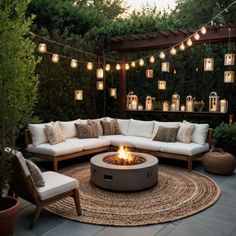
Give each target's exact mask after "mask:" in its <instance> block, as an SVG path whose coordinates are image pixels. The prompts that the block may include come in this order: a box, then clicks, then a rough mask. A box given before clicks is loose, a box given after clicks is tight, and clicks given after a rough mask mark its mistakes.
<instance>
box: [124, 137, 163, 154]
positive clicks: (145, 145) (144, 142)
mask: <svg viewBox="0 0 236 236" xmlns="http://www.w3.org/2000/svg"><path fill="white" fill-rule="evenodd" d="M127 137H129V140H130V142H132V143H133V145H134V147H135V148H139V149H144V150H152V151H160V148H161V144H162V142H157V141H152V140H151V139H149V138H144V137H135V136H127Z"/></svg>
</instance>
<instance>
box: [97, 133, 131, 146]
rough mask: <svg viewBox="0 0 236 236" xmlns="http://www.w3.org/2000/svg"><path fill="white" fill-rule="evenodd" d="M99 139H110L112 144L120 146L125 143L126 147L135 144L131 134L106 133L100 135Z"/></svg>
mask: <svg viewBox="0 0 236 236" xmlns="http://www.w3.org/2000/svg"><path fill="white" fill-rule="evenodd" d="M99 139H105V140H109V141H110V144H111V145H113V146H116V147H119V146H120V145H123V146H126V147H134V144H133V142H132V140H131V139H130V136H125V135H106V136H100V137H99Z"/></svg>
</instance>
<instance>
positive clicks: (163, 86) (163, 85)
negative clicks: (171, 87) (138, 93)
mask: <svg viewBox="0 0 236 236" xmlns="http://www.w3.org/2000/svg"><path fill="white" fill-rule="evenodd" d="M157 83H158V89H159V90H166V81H165V80H158V81H157Z"/></svg>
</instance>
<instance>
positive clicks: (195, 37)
mask: <svg viewBox="0 0 236 236" xmlns="http://www.w3.org/2000/svg"><path fill="white" fill-rule="evenodd" d="M193 37H194V39H195V40H199V39H200V35H199V34H198V32H196V33H194V35H193Z"/></svg>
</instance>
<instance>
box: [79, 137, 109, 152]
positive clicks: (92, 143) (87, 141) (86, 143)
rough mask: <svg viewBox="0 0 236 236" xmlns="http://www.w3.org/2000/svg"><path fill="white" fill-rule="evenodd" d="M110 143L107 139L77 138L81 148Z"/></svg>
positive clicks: (97, 146)
mask: <svg viewBox="0 0 236 236" xmlns="http://www.w3.org/2000/svg"><path fill="white" fill-rule="evenodd" d="M110 143H111V142H110V140H109V139H98V138H85V139H79V145H81V146H82V147H83V150H89V149H94V148H99V147H104V146H109V145H110Z"/></svg>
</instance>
